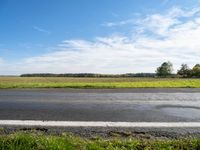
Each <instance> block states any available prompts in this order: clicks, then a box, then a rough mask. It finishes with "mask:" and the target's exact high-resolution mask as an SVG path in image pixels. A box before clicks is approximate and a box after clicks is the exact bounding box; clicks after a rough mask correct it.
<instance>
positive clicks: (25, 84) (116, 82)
mask: <svg viewBox="0 0 200 150" xmlns="http://www.w3.org/2000/svg"><path fill="white" fill-rule="evenodd" d="M0 88H200V79H169V78H168V79H156V78H59V77H58V78H51V77H49V78H44V77H37V78H32V77H31V78H20V77H0Z"/></svg>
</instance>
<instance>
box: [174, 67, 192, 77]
mask: <svg viewBox="0 0 200 150" xmlns="http://www.w3.org/2000/svg"><path fill="white" fill-rule="evenodd" d="M177 74H178V75H180V76H182V77H191V76H192V70H191V69H190V68H189V67H188V65H187V64H182V65H181V68H180V69H179V70H178V71H177Z"/></svg>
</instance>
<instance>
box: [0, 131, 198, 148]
mask: <svg viewBox="0 0 200 150" xmlns="http://www.w3.org/2000/svg"><path fill="white" fill-rule="evenodd" d="M0 149H1V150H21V149H23V150H68V149H69V150H104V149H107V150H143V149H146V150H160V149H162V150H172V149H173V150H185V149H187V150H198V149H200V139H194V138H193V139H192V138H191V139H176V140H147V139H132V138H125V139H122V138H112V139H110V138H109V139H102V138H93V139H86V138H81V137H77V136H74V135H71V134H63V135H61V136H52V135H43V134H34V133H14V134H10V135H1V136H0Z"/></svg>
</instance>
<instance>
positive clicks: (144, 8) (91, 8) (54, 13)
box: [0, 0, 200, 74]
mask: <svg viewBox="0 0 200 150" xmlns="http://www.w3.org/2000/svg"><path fill="white" fill-rule="evenodd" d="M199 4H200V3H199V1H197V0H181V1H180V0H159V1H158V0H139V1H138V0H59V1H58V0H17V1H16V0H0V20H1V23H0V74H21V73H38V72H51V73H65V72H71V73H78V72H95V73H126V72H154V71H155V68H156V67H157V66H158V65H160V64H161V63H162V62H163V61H171V62H172V63H174V68H175V70H176V69H177V68H178V67H179V66H180V64H182V63H188V64H189V65H190V66H191V67H192V65H194V64H195V63H198V60H199V58H200V54H199V50H200V45H199V44H198V43H199V42H198V41H199V40H198V38H199V39H200V35H199V36H198V33H200V29H199V25H200V19H199V18H200V15H199V12H200V5H199ZM184 34H185V36H183V35H184ZM197 40H198V41H197Z"/></svg>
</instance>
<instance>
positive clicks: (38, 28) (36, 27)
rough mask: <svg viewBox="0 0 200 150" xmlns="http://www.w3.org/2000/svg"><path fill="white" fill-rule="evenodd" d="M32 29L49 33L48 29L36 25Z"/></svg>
mask: <svg viewBox="0 0 200 150" xmlns="http://www.w3.org/2000/svg"><path fill="white" fill-rule="evenodd" d="M33 29H35V30H36V31H39V32H42V33H46V34H51V32H50V31H48V30H45V29H43V28H41V27H38V26H33Z"/></svg>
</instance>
